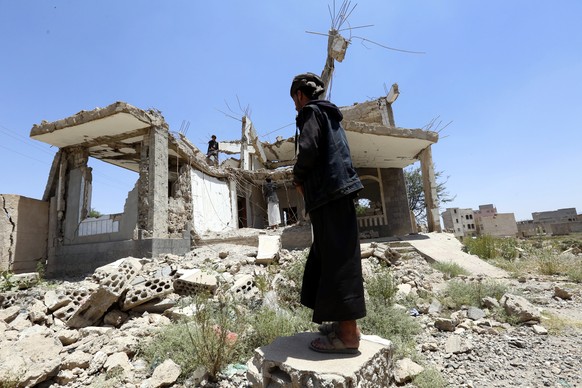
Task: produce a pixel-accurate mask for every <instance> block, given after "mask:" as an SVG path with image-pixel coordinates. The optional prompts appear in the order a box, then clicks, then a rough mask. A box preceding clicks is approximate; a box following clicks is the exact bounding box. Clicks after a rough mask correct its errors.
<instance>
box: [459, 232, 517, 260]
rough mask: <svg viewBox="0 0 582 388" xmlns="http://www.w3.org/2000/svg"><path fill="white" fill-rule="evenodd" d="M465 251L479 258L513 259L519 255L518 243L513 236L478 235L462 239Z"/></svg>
mask: <svg viewBox="0 0 582 388" xmlns="http://www.w3.org/2000/svg"><path fill="white" fill-rule="evenodd" d="M463 243H464V245H465V251H466V252H468V253H470V254H472V255H477V256H479V257H480V258H481V259H486V260H490V259H495V258H497V257H500V258H503V259H507V260H513V259H515V258H517V257H519V249H518V248H519V243H518V241H517V240H516V239H515V238H508V237H493V236H488V235H485V236H479V237H477V238H467V239H465V240H464V241H463Z"/></svg>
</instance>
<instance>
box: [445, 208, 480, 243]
mask: <svg viewBox="0 0 582 388" xmlns="http://www.w3.org/2000/svg"><path fill="white" fill-rule="evenodd" d="M441 217H442V218H443V225H444V227H445V230H447V231H451V232H453V233H454V235H455V237H457V238H463V237H466V236H476V235H477V227H476V225H475V217H474V211H473V209H461V208H458V207H452V208H448V209H447V210H445V211H444V212H443V213H442V214H441Z"/></svg>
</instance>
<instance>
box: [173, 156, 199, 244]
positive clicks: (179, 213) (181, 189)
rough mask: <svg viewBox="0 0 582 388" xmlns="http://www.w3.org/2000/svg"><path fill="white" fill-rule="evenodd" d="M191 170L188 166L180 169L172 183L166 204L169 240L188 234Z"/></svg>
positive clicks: (190, 215)
mask: <svg viewBox="0 0 582 388" xmlns="http://www.w3.org/2000/svg"><path fill="white" fill-rule="evenodd" d="M193 208H194V207H193V204H192V169H191V168H190V166H188V165H184V166H182V167H181V168H180V171H179V174H178V178H177V179H176V180H175V181H174V182H172V185H171V195H170V197H169V203H168V233H169V237H170V238H177V237H182V236H184V235H185V233H189V232H190V229H191V224H192V217H193V212H192V210H193Z"/></svg>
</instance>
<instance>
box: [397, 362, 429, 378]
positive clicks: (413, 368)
mask: <svg viewBox="0 0 582 388" xmlns="http://www.w3.org/2000/svg"><path fill="white" fill-rule="evenodd" d="M422 371H424V368H423V367H422V366H420V365H418V364H417V363H416V362H414V361H412V360H411V359H410V358H404V359H402V360H398V361H396V362H395V363H394V381H396V384H404V383H406V382H408V381H412V379H413V378H414V377H416V376H418V375H419V374H420V373H422Z"/></svg>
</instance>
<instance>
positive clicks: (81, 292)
mask: <svg viewBox="0 0 582 388" xmlns="http://www.w3.org/2000/svg"><path fill="white" fill-rule="evenodd" d="M95 289H96V288H79V289H77V290H67V291H65V295H64V297H65V299H68V300H69V303H68V304H66V305H64V306H63V307H61V308H59V309H58V310H56V311H55V312H54V313H53V316H54V317H55V318H58V319H60V320H61V321H63V322H67V321H68V320H69V319H70V318H71V317H72V316H73V314H74V313H75V312H76V311H77V310H78V309H79V307H80V306H81V305H82V304H84V303H85V302H86V301H87V299H88V298H89V296H90V295H91V293H92V292H93V291H95Z"/></svg>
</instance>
